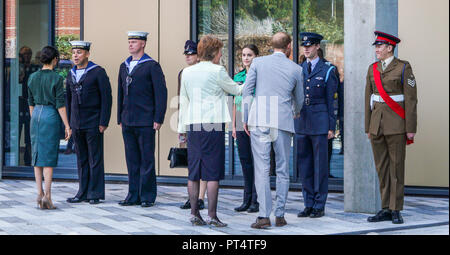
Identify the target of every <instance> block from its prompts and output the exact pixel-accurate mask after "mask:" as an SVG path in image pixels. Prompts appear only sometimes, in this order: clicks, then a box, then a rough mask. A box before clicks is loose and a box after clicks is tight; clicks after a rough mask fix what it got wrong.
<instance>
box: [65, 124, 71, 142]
mask: <svg viewBox="0 0 450 255" xmlns="http://www.w3.org/2000/svg"><path fill="white" fill-rule="evenodd" d="M65 134H66V137H65V139H64V140H66V141H69V139H70V137H71V136H72V129H70V127H66V130H65Z"/></svg>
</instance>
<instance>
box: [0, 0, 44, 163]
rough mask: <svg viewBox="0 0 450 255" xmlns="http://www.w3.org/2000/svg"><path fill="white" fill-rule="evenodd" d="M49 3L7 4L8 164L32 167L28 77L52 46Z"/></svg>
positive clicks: (18, 1)
mask: <svg viewBox="0 0 450 255" xmlns="http://www.w3.org/2000/svg"><path fill="white" fill-rule="evenodd" d="M48 2H49V1H47V0H8V1H6V2H5V20H6V29H5V30H6V33H5V53H6V54H5V77H4V84H5V113H4V116H5V123H4V124H5V125H4V126H5V136H4V139H5V148H4V150H5V165H6V166H19V165H25V166H30V165H31V139H30V112H29V108H28V89H27V82H28V78H29V77H30V75H31V74H32V73H34V72H35V71H37V70H39V68H40V65H39V61H38V59H39V51H40V49H41V48H42V47H44V46H45V45H47V43H48V35H49V34H48V20H49V14H48V10H49V8H48Z"/></svg>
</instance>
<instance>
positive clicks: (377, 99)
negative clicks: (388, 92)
mask: <svg viewBox="0 0 450 255" xmlns="http://www.w3.org/2000/svg"><path fill="white" fill-rule="evenodd" d="M390 97H391V98H392V100H394V101H395V102H397V103H398V102H404V101H405V96H404V95H394V96H390ZM373 102H378V103H384V99H383V98H382V97H381V96H380V95H375V94H372V96H371V97H370V109H372V110H373Z"/></svg>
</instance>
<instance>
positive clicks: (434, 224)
mask: <svg viewBox="0 0 450 255" xmlns="http://www.w3.org/2000/svg"><path fill="white" fill-rule="evenodd" d="M445 225H449V222H448V221H443V222H437V223H430V224H419V225H411V226H400V227H391V228H382V229H373V230H361V231H353V232H344V233H334V234H331V235H366V234H369V233H384V232H393V231H399V230H411V229H419V228H432V227H439V226H445Z"/></svg>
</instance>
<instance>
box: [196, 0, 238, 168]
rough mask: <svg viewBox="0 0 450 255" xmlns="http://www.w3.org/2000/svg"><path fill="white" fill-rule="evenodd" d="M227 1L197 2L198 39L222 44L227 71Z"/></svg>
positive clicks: (227, 140)
mask: <svg viewBox="0 0 450 255" xmlns="http://www.w3.org/2000/svg"><path fill="white" fill-rule="evenodd" d="M228 15H229V11H228V0H199V1H198V39H200V38H201V37H202V36H204V35H208V34H209V35H212V36H215V37H217V38H219V39H220V40H221V41H222V42H223V48H222V58H221V60H220V64H221V65H222V66H224V67H225V68H226V69H227V70H228V17H229V16H228ZM228 131H229V130H228V127H227V130H225V175H231V174H232V173H231V172H230V165H229V164H230V157H229V156H230V153H229V151H230V146H229V140H230V139H229V132H228Z"/></svg>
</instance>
